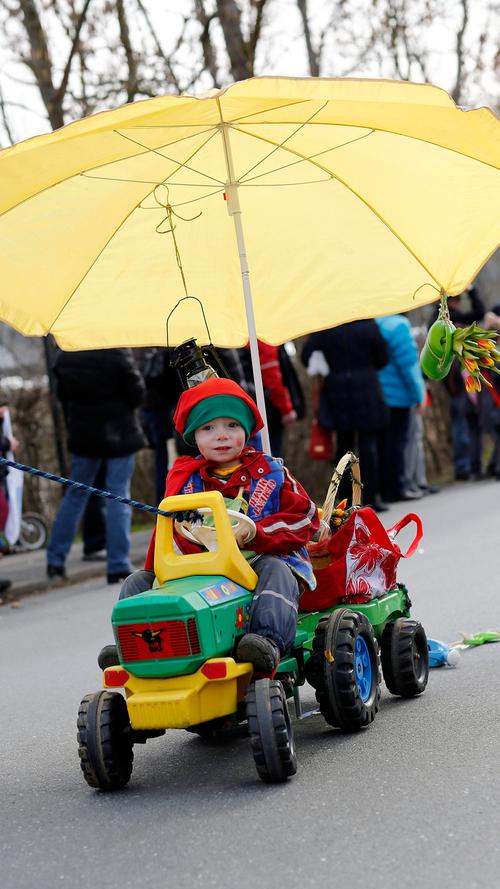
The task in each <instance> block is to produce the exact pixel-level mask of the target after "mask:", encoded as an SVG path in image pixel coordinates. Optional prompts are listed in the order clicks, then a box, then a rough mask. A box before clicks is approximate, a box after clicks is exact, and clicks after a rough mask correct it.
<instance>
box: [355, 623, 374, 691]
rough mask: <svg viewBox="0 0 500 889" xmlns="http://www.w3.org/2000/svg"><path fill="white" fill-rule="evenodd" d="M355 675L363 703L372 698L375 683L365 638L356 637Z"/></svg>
mask: <svg viewBox="0 0 500 889" xmlns="http://www.w3.org/2000/svg"><path fill="white" fill-rule="evenodd" d="M354 673H355V676H356V685H357V686H358V691H359V696H360V698H361V700H362V701H363V703H365V701H367V700H368V698H369V697H370V692H371V690H372V682H373V670H372V663H371V657H370V651H369V649H368V645H367V643H366V639H365V638H364V637H363V636H357V637H356V645H355V648H354Z"/></svg>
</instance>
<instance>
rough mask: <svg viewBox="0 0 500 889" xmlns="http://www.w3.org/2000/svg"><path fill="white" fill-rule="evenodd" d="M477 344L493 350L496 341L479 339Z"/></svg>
mask: <svg viewBox="0 0 500 889" xmlns="http://www.w3.org/2000/svg"><path fill="white" fill-rule="evenodd" d="M477 345H478V346H479V347H480V348H481V349H487V350H488V352H491V350H492V349H494V348H495V343H494V342H493V340H478V341H477Z"/></svg>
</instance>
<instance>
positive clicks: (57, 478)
mask: <svg viewBox="0 0 500 889" xmlns="http://www.w3.org/2000/svg"><path fill="white" fill-rule="evenodd" d="M1 464H3V465H5V466H11V467H12V469H19V470H20V471H21V472H28V473H29V474H30V475H37V476H39V478H47V479H48V480H49V481H51V482H59V484H60V485H66V487H68V488H78V490H80V491H82V492H85V493H87V494H96V495H97V496H98V497H104V498H106V499H107V500H118V502H119V503H125V504H126V505H127V506H132V507H133V509H142V510H143V512H152V513H153V514H154V515H162V516H166V517H167V518H169V519H171V518H174V517H176V518H177V519H179V521H183V520H184V521H188V522H202V521H203V516H202V515H201V513H199V512H198V511H197V510H196V509H190V510H185V511H180V510H179V511H178V512H166V511H165V510H164V509H158V508H157V507H156V506H149V505H148V504H147V503H140V502H139V500H130V499H129V498H128V497H120V496H119V495H118V494H111V492H110V491H101V489H100V488H92V487H91V486H90V485H84V484H83V482H75V481H73V479H71V478H64V477H63V476H62V475H54V474H53V473H52V472H45V471H44V470H42V469H35V468H34V467H33V466H26V464H25V463H16V461H15V460H7V459H6V458H5V457H0V465H1Z"/></svg>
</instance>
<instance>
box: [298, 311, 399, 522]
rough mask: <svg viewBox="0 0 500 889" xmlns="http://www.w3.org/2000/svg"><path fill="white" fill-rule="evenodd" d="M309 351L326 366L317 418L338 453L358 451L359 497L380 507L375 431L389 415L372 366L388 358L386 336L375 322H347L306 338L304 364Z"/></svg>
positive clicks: (375, 369) (381, 363) (385, 422)
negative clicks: (317, 354)
mask: <svg viewBox="0 0 500 889" xmlns="http://www.w3.org/2000/svg"><path fill="white" fill-rule="evenodd" d="M313 352H321V353H322V354H323V355H324V357H325V360H326V362H327V364H328V367H329V374H328V376H327V377H325V380H324V383H323V387H322V390H321V396H320V403H319V412H318V420H319V422H320V424H321V426H323V427H324V428H325V429H331V430H332V431H335V432H336V436H337V457H338V458H339V457H341V456H342V455H343V454H344V453H345V452H346V451H354V452H355V453H357V454H358V456H359V459H360V468H361V479H362V481H363V502H364V503H366V504H368V503H369V504H371V505H372V506H374V507H375V508H377V509H383V508H384V507H383V506H382V504H381V503H380V500H379V496H378V451H377V435H378V433H379V432H380V430H381V429H383V428H384V426H385V425H386V424H387V419H388V414H387V407H386V405H385V402H384V399H383V396H382V392H381V390H380V385H379V381H378V377H377V371H378V370H380V369H381V368H382V367H385V365H386V364H387V362H388V360H389V354H388V351H387V345H386V343H385V340H384V338H383V336H382V334H381V333H380V331H379V329H378V327H377V325H376V324H375V321H372V320H364V321H351V322H350V323H349V324H341V325H339V327H334V328H332V329H331V330H322V331H319V332H318V333H313V334H312V335H311V336H310V337H309V338H308V340H307V341H306V343H305V345H304V348H303V350H302V355H301V359H302V362H303V364H305V365H306V367H307V365H308V363H309V359H310V357H311V355H312V354H313Z"/></svg>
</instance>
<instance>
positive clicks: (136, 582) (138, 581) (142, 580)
mask: <svg viewBox="0 0 500 889" xmlns="http://www.w3.org/2000/svg"><path fill="white" fill-rule="evenodd" d="M154 579H155V573H154V571H148V570H147V569H146V568H139V570H138V571H134V572H133V573H132V574H129V576H128V577H127V578H126V579H125V580H124V582H123V584H122V588H121V590H120V595H119V596H118V598H119V599H129V598H130V596H137V595H138V594H139V593H145V592H147V590H150V589H151V587H152V586H153V581H154Z"/></svg>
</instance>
